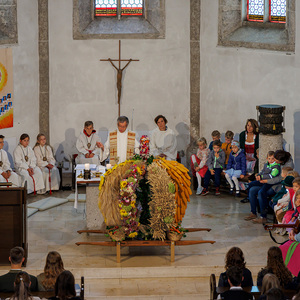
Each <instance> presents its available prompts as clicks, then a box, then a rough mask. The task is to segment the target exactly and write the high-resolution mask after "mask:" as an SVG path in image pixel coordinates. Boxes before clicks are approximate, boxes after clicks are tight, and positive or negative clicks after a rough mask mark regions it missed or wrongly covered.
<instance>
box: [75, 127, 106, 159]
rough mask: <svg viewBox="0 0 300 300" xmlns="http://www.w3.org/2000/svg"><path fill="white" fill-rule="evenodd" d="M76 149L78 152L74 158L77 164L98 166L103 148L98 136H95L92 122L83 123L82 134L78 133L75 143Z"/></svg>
mask: <svg viewBox="0 0 300 300" xmlns="http://www.w3.org/2000/svg"><path fill="white" fill-rule="evenodd" d="M76 148H77V150H78V152H79V155H78V157H77V158H76V163H77V164H85V163H89V164H96V165H99V164H100V159H101V156H102V151H103V150H104V146H103V144H102V143H101V140H100V137H99V135H98V134H96V130H94V124H93V122H92V121H86V122H85V123H84V129H83V132H81V133H80V135H79V137H78V139H77V141H76Z"/></svg>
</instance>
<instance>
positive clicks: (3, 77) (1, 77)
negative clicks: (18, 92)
mask: <svg viewBox="0 0 300 300" xmlns="http://www.w3.org/2000/svg"><path fill="white" fill-rule="evenodd" d="M6 83H7V71H6V69H5V67H4V66H3V65H2V64H1V63H0V92H1V91H2V90H3V88H4V87H5V85H6Z"/></svg>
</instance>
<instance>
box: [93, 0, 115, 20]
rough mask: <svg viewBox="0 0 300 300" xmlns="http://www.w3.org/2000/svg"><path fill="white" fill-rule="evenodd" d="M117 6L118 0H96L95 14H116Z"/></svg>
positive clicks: (104, 15) (106, 15) (100, 15)
mask: <svg viewBox="0 0 300 300" xmlns="http://www.w3.org/2000/svg"><path fill="white" fill-rule="evenodd" d="M117 6H118V5H117V0H95V16H96V17H109V16H116V15H117Z"/></svg>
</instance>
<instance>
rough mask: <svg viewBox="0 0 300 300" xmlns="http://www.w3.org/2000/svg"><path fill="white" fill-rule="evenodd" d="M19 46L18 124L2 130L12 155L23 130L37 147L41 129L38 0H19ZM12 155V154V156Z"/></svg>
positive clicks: (15, 65)
mask: <svg viewBox="0 0 300 300" xmlns="http://www.w3.org/2000/svg"><path fill="white" fill-rule="evenodd" d="M17 18H18V45H14V46H12V48H13V73H14V99H13V101H14V102H13V107H14V126H13V127H12V128H7V129H2V130H1V134H3V135H4V136H5V137H6V141H7V143H5V145H4V149H5V150H7V151H8V152H9V153H10V154H11V155H12V153H13V150H14V147H15V145H16V144H17V143H18V140H19V137H20V135H21V134H22V133H28V134H29V136H30V137H31V141H30V146H34V144H35V138H36V136H37V134H38V130H39V126H38V124H39V97H38V93H39V90H38V89H39V61H38V9H37V1H34V0H21V1H18V15H17ZM10 158H11V157H10Z"/></svg>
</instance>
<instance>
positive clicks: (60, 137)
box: [0, 0, 300, 300]
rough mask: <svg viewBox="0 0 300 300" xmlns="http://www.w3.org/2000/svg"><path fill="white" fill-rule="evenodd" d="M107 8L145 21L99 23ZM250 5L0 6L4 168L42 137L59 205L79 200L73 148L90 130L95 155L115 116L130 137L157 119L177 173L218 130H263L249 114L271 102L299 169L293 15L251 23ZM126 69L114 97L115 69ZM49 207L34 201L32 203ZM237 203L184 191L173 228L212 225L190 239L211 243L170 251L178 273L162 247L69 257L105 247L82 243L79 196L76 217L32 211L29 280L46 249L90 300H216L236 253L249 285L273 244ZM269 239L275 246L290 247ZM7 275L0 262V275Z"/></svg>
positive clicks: (94, 1) (76, 1) (83, 215)
mask: <svg viewBox="0 0 300 300" xmlns="http://www.w3.org/2000/svg"><path fill="white" fill-rule="evenodd" d="M111 2H112V3H115V5H116V7H118V9H116V10H117V11H119V10H120V7H121V2H122V3H123V2H125V3H127V2H128V3H131V2H132V3H135V4H136V5H137V3H138V4H142V16H136V15H133V16H122V15H120V16H97V15H96V14H97V13H95V12H97V9H96V8H97V7H98V6H97V5H100V4H99V3H105V4H107V3H111ZM251 2H252V1H251V0H230V1H228V0H143V1H142V0H140V1H135V0H134V1H133V0H132V1H131V0H129V1H123V0H122V1H121V0H114V1H111V0H109V1H108V0H107V1H101V0H63V1H62V0H51V1H50V0H38V1H36V0H0V55H1V54H2V53H6V54H7V53H8V56H9V57H10V58H11V61H12V65H11V69H10V72H12V73H11V74H10V76H11V77H10V81H11V82H12V83H10V84H11V86H12V87H11V91H12V92H11V94H12V106H13V124H12V125H11V126H9V127H7V126H5V124H4V122H2V123H1V121H3V119H1V115H0V135H3V136H5V144H4V149H5V150H6V151H7V153H8V155H9V158H10V160H11V162H12V157H13V152H14V149H15V148H16V147H17V145H18V143H19V138H20V136H21V134H23V133H27V134H28V135H29V136H30V144H29V145H30V146H31V147H33V146H34V145H35V142H36V136H37V135H38V133H40V132H42V133H43V134H45V136H46V138H47V141H48V142H49V144H50V145H51V146H52V147H53V152H54V156H55V159H56V162H57V164H58V166H59V167H60V168H61V171H62V173H61V176H62V185H63V186H65V187H69V189H65V190H60V191H56V192H54V193H53V197H56V198H61V199H67V198H68V197H69V196H70V194H72V193H74V189H73V191H71V188H72V161H73V158H74V154H78V151H77V149H76V140H77V138H78V136H79V134H80V133H81V132H82V129H83V127H84V123H85V121H87V120H91V121H93V123H94V129H95V130H96V132H97V135H98V136H99V137H100V140H101V143H103V144H104V143H105V142H106V141H107V139H108V133H109V132H110V131H112V130H115V129H116V124H117V118H118V117H119V116H120V115H122V116H127V117H128V119H129V124H128V128H129V129H130V130H131V131H134V132H136V135H137V137H138V138H140V137H141V136H143V135H150V134H151V132H152V130H153V129H155V128H156V124H155V121H154V119H155V117H156V116H157V115H164V116H166V118H167V120H168V125H167V126H168V128H171V129H172V130H173V132H174V133H175V135H176V142H177V152H178V156H179V158H180V159H181V163H182V164H183V165H184V166H185V167H187V168H190V156H191V154H195V153H196V152H197V143H196V141H197V140H198V139H199V138H200V137H205V138H206V139H207V141H209V142H210V141H211V133H212V131H214V130H218V131H219V132H220V133H221V140H222V142H224V139H225V133H226V131H228V130H230V131H232V132H233V133H234V140H239V133H240V132H242V131H244V130H245V123H246V121H247V119H250V118H251V119H257V120H258V118H259V110H258V107H259V106H261V105H266V104H273V105H280V106H283V107H284V113H283V120H284V121H283V127H284V130H283V131H282V133H281V134H280V138H281V143H282V147H283V149H284V150H285V151H287V152H289V153H290V154H291V156H292V157H293V160H294V164H295V168H294V169H295V170H296V171H298V172H300V135H299V132H298V129H299V128H300V104H299V103H300V102H299V100H298V98H297V97H298V96H296V95H299V94H300V85H298V84H297V78H298V75H299V76H300V56H299V53H298V50H297V47H298V45H299V44H298V39H299V38H300V36H299V34H300V32H298V24H297V21H296V16H297V14H298V13H299V14H300V7H299V5H296V0H284V1H283V0H282V1H281V2H282V3H284V4H285V12H284V18H281V19H280V18H279V19H276V21H272V20H273V19H272V10H271V5H272V1H271V0H270V1H269V0H265V1H262V2H263V3H264V4H263V6H264V14H263V15H262V19H259V21H258V22H257V20H249V14H250V10H249V4H251ZM119 6H120V7H119ZM99 7H100V6H99ZM99 11H100V13H99ZM98 13H99V14H101V10H98ZM118 13H119V12H118ZM274 20H275V19H274ZM278 20H279V21H278ZM299 29H300V25H299ZM1 51H2V52H1ZM3 57H4V56H0V58H1V59H2V58H3ZM110 60H112V61H113V62H114V63H115V66H117V67H113V66H112V63H111V61H110ZM0 63H2V61H1V60H0ZM125 66H126V68H124V70H122V76H123V77H122V78H121V84H122V88H121V94H120V95H119V94H118V88H117V83H118V77H117V75H116V74H117V71H116V69H118V67H119V69H122V68H123V67H125ZM0 71H1V64H0ZM119 92H120V91H119ZM5 95H6V93H5ZM0 96H1V97H2V96H4V94H3V95H2V94H1V77H0ZM119 96H120V97H119ZM0 105H2V102H1V103H0ZM3 124H4V125H3ZM271 125H272V126H273V124H271ZM190 175H191V174H190ZM192 184H193V182H192ZM1 188H2V187H0V189H1ZM73 188H74V185H73ZM76 192H77V186H76ZM94 192H95V193H97V194H98V190H97V189H96V190H95V191H93V193H94ZM78 194H83V195H85V194H86V187H85V186H80V187H78ZM46 197H49V195H33V194H30V195H28V196H27V203H28V204H32V203H34V202H36V201H39V200H43V199H45V198H46ZM240 200H241V199H239V198H238V199H237V198H235V197H234V196H232V195H230V194H229V193H228V191H223V190H221V195H220V196H218V197H217V196H215V195H214V194H212V193H211V194H209V195H207V196H206V197H203V196H200V195H196V194H195V190H193V194H192V195H191V196H190V202H189V203H188V204H187V210H186V213H185V217H184V219H183V222H182V225H183V227H185V228H199V227H200V228H210V229H211V231H210V232H205V231H200V232H190V233H188V234H187V235H188V239H190V240H199V239H201V240H212V241H215V243H214V244H209V243H207V244H197V245H188V246H182V247H180V246H176V247H175V259H174V262H171V261H170V247H122V248H121V261H120V262H117V259H116V249H115V247H98V246H93V245H80V246H77V245H76V243H77V242H86V241H88V242H93V241H94V242H96V241H98V240H99V239H102V240H105V241H109V237H104V236H99V235H97V234H92V233H88V234H86V233H82V234H78V233H77V231H78V230H82V229H85V228H86V222H87V211H86V209H87V207H86V203H85V202H84V201H81V200H80V198H79V200H78V205H77V207H75V208H74V202H70V201H69V202H66V203H64V204H62V205H59V206H56V207H53V208H51V209H48V210H45V211H38V212H37V213H35V214H33V215H32V216H30V217H28V219H27V227H28V236H27V241H28V259H27V265H26V268H24V270H26V271H27V272H28V273H30V274H33V275H38V274H40V273H41V272H43V268H44V264H45V257H46V255H47V253H48V252H49V251H53V250H55V251H58V252H59V253H60V254H61V256H62V258H63V261H64V265H65V269H66V270H70V271H71V272H72V273H73V274H74V276H75V280H76V283H80V278H81V276H84V278H85V299H99V300H100V299H149V300H150V299H161V300H162V299H166V300H167V299H211V298H210V297H211V294H210V286H209V279H210V275H211V274H215V275H216V276H217V278H218V276H219V274H220V273H222V272H224V271H225V268H224V259H225V255H226V253H227V251H228V250H229V249H230V248H231V247H233V246H236V247H240V248H241V249H242V250H243V252H244V255H245V260H246V262H247V267H248V268H249V269H250V270H251V272H252V275H253V279H254V282H255V283H256V277H257V274H258V272H259V271H260V270H261V268H263V267H264V266H266V262H267V252H268V249H269V248H270V247H271V246H274V245H276V244H275V243H274V242H273V241H272V240H271V239H270V237H269V233H268V231H266V230H265V229H264V228H263V226H262V225H261V224H252V222H247V221H245V220H244V217H246V216H247V215H248V214H249V212H250V206H249V203H241V202H240ZM0 201H1V200H0ZM0 209H1V208H0ZM271 218H272V217H271ZM269 221H271V222H272V221H273V220H271V219H269ZM100 225H101V224H99V227H100ZM276 238H277V240H278V241H279V242H283V241H285V240H286V239H287V236H277V237H276ZM9 268H10V266H9V265H8V264H7V265H1V266H0V275H3V274H5V273H7V272H8V271H9Z"/></svg>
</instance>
